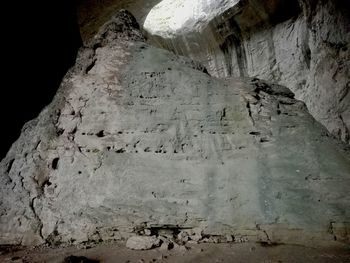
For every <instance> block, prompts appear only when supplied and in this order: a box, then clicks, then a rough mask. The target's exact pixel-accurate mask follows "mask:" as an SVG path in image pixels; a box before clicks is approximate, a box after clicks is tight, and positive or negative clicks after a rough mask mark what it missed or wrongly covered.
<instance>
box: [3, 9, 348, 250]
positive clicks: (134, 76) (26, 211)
mask: <svg viewBox="0 0 350 263" xmlns="http://www.w3.org/2000/svg"><path fill="white" fill-rule="evenodd" d="M0 175H1V176H0V180H1V181H0V195H1V199H0V200H1V201H0V216H1V217H0V243H2V244H23V245H33V244H41V243H44V242H46V243H49V244H53V245H58V244H61V243H83V242H89V241H108V240H115V239H120V238H122V237H129V236H130V235H133V234H135V233H138V231H140V230H142V229H151V230H152V233H154V232H158V233H159V232H162V231H167V230H174V232H179V231H181V230H183V229H192V228H194V229H198V228H199V229H201V231H200V233H201V235H202V234H203V236H205V235H220V236H224V237H226V236H230V235H233V236H235V240H236V239H237V240H240V239H242V240H252V241H254V240H255V241H256V240H258V241H259V240H260V241H263V242H290V243H305V242H309V241H312V242H313V244H314V245H315V244H318V243H319V242H323V241H326V242H328V243H327V244H333V243H335V242H336V241H334V240H335V239H336V240H337V242H338V241H349V236H348V233H349V222H350V209H349V205H350V199H349V198H350V197H349V194H348V190H349V187H350V154H349V149H345V146H344V145H341V144H337V143H336V141H335V140H334V139H332V138H331V137H330V135H329V134H328V132H327V131H326V130H325V129H324V128H323V126H322V125H320V124H319V123H318V122H316V121H315V120H314V119H313V117H312V116H311V115H310V114H309V113H308V112H307V110H306V107H305V105H304V103H302V102H300V101H298V100H295V99H294V98H293V93H291V91H289V90H288V89H287V88H285V87H283V86H279V85H275V84H269V83H266V82H263V81H260V80H258V79H227V80H220V79H216V78H212V77H210V76H209V75H208V74H207V73H205V70H204V69H203V68H202V67H200V66H199V65H198V64H196V63H194V62H192V61H191V60H189V59H186V58H184V57H179V56H177V55H175V54H173V53H170V52H168V51H165V50H161V49H158V48H155V47H152V46H149V45H148V44H146V43H145V42H143V37H142V35H141V33H140V31H139V30H138V29H137V23H136V21H135V19H134V18H132V17H131V16H130V15H129V14H128V13H127V12H126V11H123V12H121V13H120V14H118V15H117V16H116V17H114V18H113V19H112V20H111V21H110V22H109V23H108V24H106V25H105V26H104V27H103V28H102V29H101V31H100V33H99V34H98V35H97V36H96V37H95V39H94V40H93V42H92V43H91V46H90V47H87V48H84V49H82V50H81V51H80V53H79V57H78V59H77V62H76V65H75V67H74V68H73V69H72V70H70V71H69V72H68V74H67V75H66V77H65V78H64V80H63V82H62V85H61V87H60V89H59V91H58V93H57V94H56V96H55V99H54V100H53V102H52V103H51V104H50V105H49V106H48V107H46V108H45V109H44V110H43V111H42V113H41V114H40V115H39V117H38V118H37V119H35V120H33V121H31V122H29V123H27V124H26V126H25V127H24V128H23V131H22V135H21V137H20V138H19V140H18V141H17V142H16V143H15V144H14V145H13V147H12V148H11V150H10V152H9V153H8V154H7V156H6V158H5V159H4V160H3V161H2V162H1V164H0ZM187 232H188V233H189V231H187ZM193 232H194V233H198V231H197V230H196V231H193ZM145 233H146V232H145Z"/></svg>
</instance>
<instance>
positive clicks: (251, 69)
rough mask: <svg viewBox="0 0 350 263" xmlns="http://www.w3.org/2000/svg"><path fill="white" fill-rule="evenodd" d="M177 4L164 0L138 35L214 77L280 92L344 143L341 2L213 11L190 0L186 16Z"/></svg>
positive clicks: (349, 98)
mask: <svg viewBox="0 0 350 263" xmlns="http://www.w3.org/2000/svg"><path fill="white" fill-rule="evenodd" d="M178 2H183V1H181V0H179V1H174V6H173V7H172V8H169V6H168V5H166V4H165V3H167V0H164V1H162V2H161V3H159V4H158V5H156V6H155V7H154V8H153V9H152V10H151V11H150V13H149V15H148V16H147V18H146V21H145V23H144V28H145V30H146V31H147V32H148V38H149V40H150V41H151V42H152V43H153V44H154V45H157V46H161V47H164V48H167V49H169V50H171V51H173V52H175V53H176V54H180V55H185V56H188V57H190V58H192V59H194V60H198V61H200V62H201V63H203V65H205V66H206V67H207V69H208V72H209V73H210V74H212V75H214V76H217V77H221V78H224V77H227V76H250V77H258V78H261V79H266V80H269V81H273V82H276V83H279V84H281V85H285V86H287V87H289V88H290V89H291V90H292V91H293V92H295V94H296V98H298V99H300V100H302V101H304V102H305V103H306V105H307V107H308V109H309V110H310V112H311V114H312V115H313V116H314V117H315V118H316V119H317V120H318V121H320V122H321V123H322V124H323V125H325V126H326V128H327V129H328V130H329V131H330V132H331V133H332V134H333V135H335V136H336V137H337V138H339V139H341V140H343V141H345V142H349V140H350V131H349V129H350V95H349V94H350V93H349V89H350V82H349V81H350V72H349V68H350V47H349V43H350V29H349V24H350V15H349V10H350V6H349V3H346V2H347V1H332V0H328V1H318V0H316V1H315V0H313V1H311V0H300V1H299V3H300V7H299V5H298V1H297V0H291V1H282V0H280V1H272V0H265V1H256V0H249V1H221V2H220V5H219V6H220V8H217V7H218V1H201V0H197V1H189V2H191V5H194V6H195V7H196V8H193V10H191V12H190V11H188V12H186V4H184V5H180V4H178ZM195 2H196V3H195ZM237 2H238V3H237ZM185 3H188V2H186V1H185ZM298 8H299V10H298ZM169 10H171V11H170V12H171V14H169V15H166V14H168V13H167V12H168V11H169ZM187 13H190V14H187ZM186 14H187V15H186ZM213 15H214V16H213ZM187 17H192V18H191V19H190V18H188V19H187ZM182 20H184V21H182Z"/></svg>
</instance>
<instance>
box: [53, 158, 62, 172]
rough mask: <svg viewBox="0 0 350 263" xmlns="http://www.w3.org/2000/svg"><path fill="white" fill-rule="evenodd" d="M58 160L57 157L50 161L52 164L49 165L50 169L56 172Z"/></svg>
mask: <svg viewBox="0 0 350 263" xmlns="http://www.w3.org/2000/svg"><path fill="white" fill-rule="evenodd" d="M59 160H60V158H58V157H57V158H55V159H53V160H52V164H51V167H52V169H54V170H57V168H58V162H59Z"/></svg>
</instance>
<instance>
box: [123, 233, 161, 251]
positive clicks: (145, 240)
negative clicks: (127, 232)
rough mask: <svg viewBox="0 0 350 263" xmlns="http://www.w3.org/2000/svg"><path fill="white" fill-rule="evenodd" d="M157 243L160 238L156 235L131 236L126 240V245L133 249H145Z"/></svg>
mask: <svg viewBox="0 0 350 263" xmlns="http://www.w3.org/2000/svg"><path fill="white" fill-rule="evenodd" d="M159 245H160V240H159V239H158V238H157V237H156V236H132V237H130V238H129V239H128V241H126V247H127V248H130V249H134V250H147V249H151V248H154V247H159Z"/></svg>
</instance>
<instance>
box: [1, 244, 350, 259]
mask: <svg viewBox="0 0 350 263" xmlns="http://www.w3.org/2000/svg"><path fill="white" fill-rule="evenodd" d="M69 256H76V257H86V258H88V259H90V260H97V261H96V262H120V263H127V262H128V263H134V262H135V263H148V262H169V263H170V262H204V263H206V262H208V263H209V262H210V263H216V262H217V263H221V262H235V263H236V262H245V263H246V262H259V263H265V262H266V263H285V262H298V263H300V262H317V263H323V262H332V263H338V262H339V263H340V262H344V263H345V262H350V248H349V247H348V248H344V247H342V248H312V247H304V246H293V245H278V246H263V245H261V244H256V243H238V244H237V243H227V244H196V245H190V246H189V247H188V249H187V251H179V250H169V251H161V250H160V249H159V248H156V249H152V250H146V251H135V250H130V249H128V248H126V247H125V244H124V243H116V244H105V245H97V246H94V247H92V248H83V249H82V248H77V247H68V248H33V249H28V248H27V249H23V248H17V249H14V248H8V247H7V248H6V247H3V248H2V249H1V250H0V262H30V263H34V262H95V261H64V259H65V258H67V257H69Z"/></svg>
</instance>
